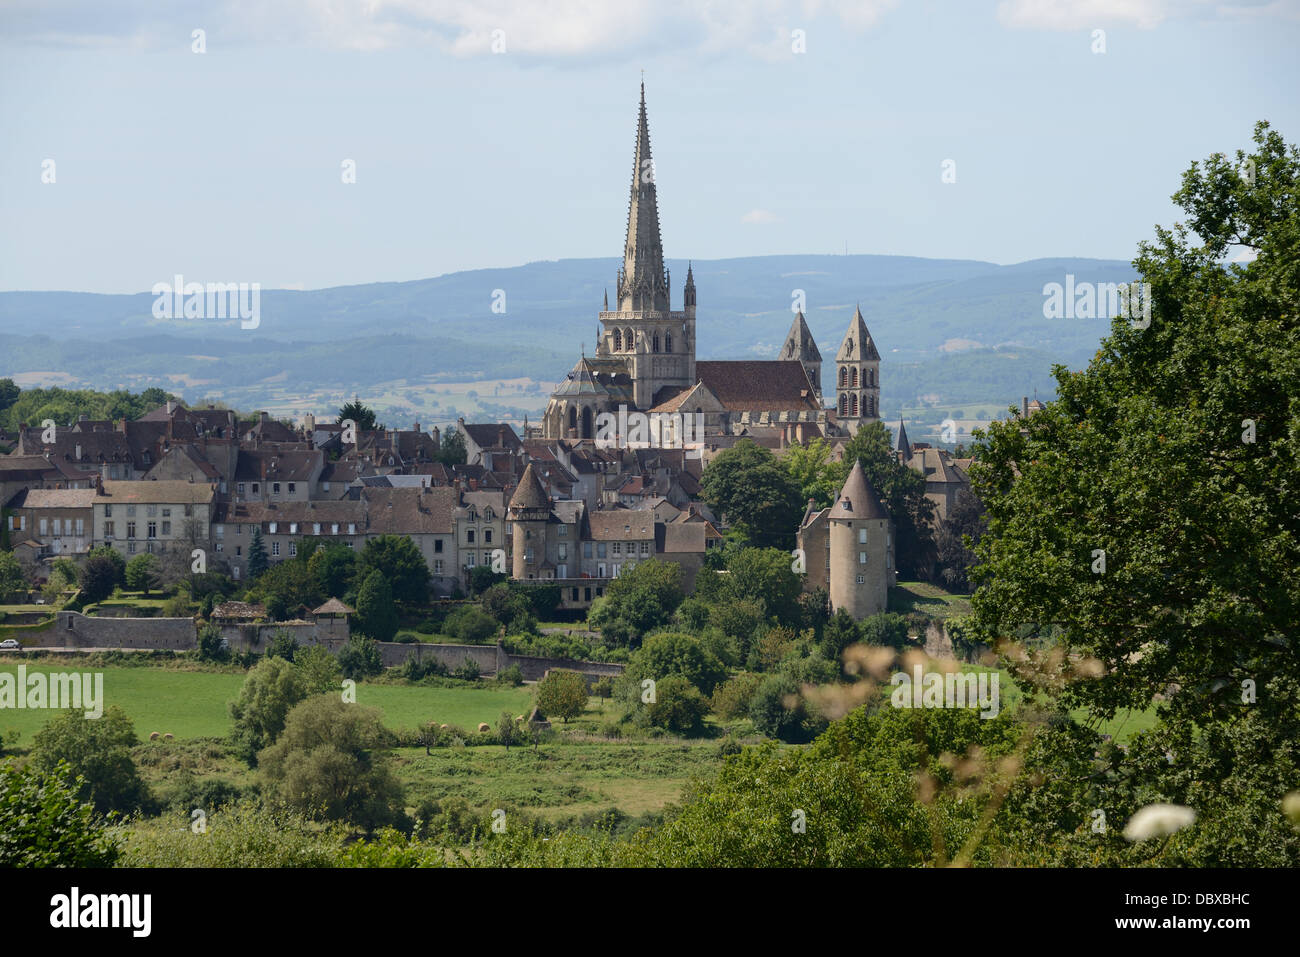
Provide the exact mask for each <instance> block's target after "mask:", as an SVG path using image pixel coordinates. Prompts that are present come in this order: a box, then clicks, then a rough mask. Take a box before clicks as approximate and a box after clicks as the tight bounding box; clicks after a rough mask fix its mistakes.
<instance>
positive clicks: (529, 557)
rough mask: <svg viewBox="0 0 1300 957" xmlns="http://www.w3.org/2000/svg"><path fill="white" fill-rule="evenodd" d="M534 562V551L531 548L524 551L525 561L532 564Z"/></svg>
mask: <svg viewBox="0 0 1300 957" xmlns="http://www.w3.org/2000/svg"><path fill="white" fill-rule="evenodd" d="M532 560H533V550H532V549H531V548H525V549H524V561H526V562H531V561H532Z"/></svg>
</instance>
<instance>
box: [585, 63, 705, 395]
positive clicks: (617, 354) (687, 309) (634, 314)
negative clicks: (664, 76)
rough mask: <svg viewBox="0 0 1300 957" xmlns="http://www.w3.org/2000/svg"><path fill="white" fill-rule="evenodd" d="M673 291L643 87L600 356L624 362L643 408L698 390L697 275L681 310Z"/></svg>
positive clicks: (689, 284) (688, 273)
mask: <svg viewBox="0 0 1300 957" xmlns="http://www.w3.org/2000/svg"><path fill="white" fill-rule="evenodd" d="M671 288H672V287H671V280H670V276H669V274H668V269H667V267H666V266H665V265H664V249H663V242H662V240H661V239H660V235H659V200H658V197H657V195H656V186H655V170H654V161H653V160H652V158H651V156H650V126H649V122H648V121H647V119H646V108H645V84H644V83H642V84H641V105H640V109H639V110H638V113H637V129H636V149H635V151H634V153H633V159H632V191H631V197H630V199H629V201H628V210H627V241H626V242H625V243H624V244H623V266H622V268H621V269H619V271H618V284H617V288H616V292H615V299H616V301H617V309H616V310H615V311H610V310H608V309H607V310H605V311H603V312H601V314H600V322H601V337H600V342H599V343H598V344H597V347H596V355H597V357H598V358H605V357H611V358H619V359H622V360H624V362H625V364H626V366H627V371H628V374H629V375H630V376H631V379H632V401H633V403H634V404H635V405H636V407H637V408H639V409H642V410H645V409H649V408H651V407H653V406H654V405H656V404H658V402H659V401H661V395H665V394H668V393H669V392H677V391H679V390H681V389H687V388H690V387H691V386H693V385H695V276H694V274H693V273H692V272H691V270H690V269H687V271H686V290H685V303H684V308H683V310H682V311H681V312H673V311H671V305H670V299H671V295H670V293H671Z"/></svg>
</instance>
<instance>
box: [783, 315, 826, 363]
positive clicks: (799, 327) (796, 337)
mask: <svg viewBox="0 0 1300 957" xmlns="http://www.w3.org/2000/svg"><path fill="white" fill-rule="evenodd" d="M780 357H781V358H782V359H799V360H800V361H802V362H821V361H822V354H821V352H819V351H818V349H817V343H816V342H814V341H813V335H812V331H811V330H809V328H808V323H806V322H805V321H804V318H803V312H800V313H798V314H797V315H796V316H795V317H794V322H793V323H791V324H790V332H789V334H788V335H787V336H786V337H785V345H783V346H782V347H781V356H780Z"/></svg>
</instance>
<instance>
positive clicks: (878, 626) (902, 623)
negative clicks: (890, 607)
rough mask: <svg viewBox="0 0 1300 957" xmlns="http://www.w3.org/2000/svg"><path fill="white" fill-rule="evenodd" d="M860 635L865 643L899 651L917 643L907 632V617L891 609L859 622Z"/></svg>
mask: <svg viewBox="0 0 1300 957" xmlns="http://www.w3.org/2000/svg"><path fill="white" fill-rule="evenodd" d="M858 636H859V640H860V641H862V642H863V643H864V644H868V645H882V646H884V647H887V648H894V649H896V650H898V651H902V650H903V649H904V648H907V647H909V646H910V645H912V644H914V643H915V642H913V641H912V640H911V638H909V637H908V634H907V618H905V617H904V616H903V615H899V614H896V613H894V612H889V611H884V612H881V613H880V614H878V615H870V616H868V617H867V618H864V619H862V621H860V622H858ZM922 641H924V639H922Z"/></svg>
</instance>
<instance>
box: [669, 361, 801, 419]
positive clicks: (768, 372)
mask: <svg viewBox="0 0 1300 957" xmlns="http://www.w3.org/2000/svg"><path fill="white" fill-rule="evenodd" d="M695 373H696V375H697V376H699V379H700V381H701V382H703V383H704V384H705V385H706V386H708V387H709V391H711V392H712V393H713V394H714V395H716V396H717V397H718V401H719V402H721V403H722V404H723V405H724V406H725V407H726V408H727V409H728V410H730V411H733V412H743V411H749V412H762V411H769V412H775V411H780V410H782V409H816V408H817V400H816V398H815V397H814V394H813V388H812V383H811V382H809V381H808V373H807V372H806V371H804V367H803V365H802V364H801V363H799V362H796V361H794V360H792V359H789V360H786V359H776V360H741V361H736V362H697V363H696V364H695Z"/></svg>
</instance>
